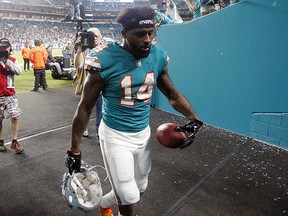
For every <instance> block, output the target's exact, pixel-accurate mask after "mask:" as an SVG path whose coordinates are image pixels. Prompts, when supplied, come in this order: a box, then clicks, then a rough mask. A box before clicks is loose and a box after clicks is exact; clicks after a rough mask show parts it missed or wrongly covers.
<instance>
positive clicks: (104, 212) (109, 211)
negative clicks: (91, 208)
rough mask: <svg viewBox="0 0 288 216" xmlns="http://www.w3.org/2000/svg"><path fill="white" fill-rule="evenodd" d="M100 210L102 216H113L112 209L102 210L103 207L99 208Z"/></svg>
mask: <svg viewBox="0 0 288 216" xmlns="http://www.w3.org/2000/svg"><path fill="white" fill-rule="evenodd" d="M98 208H99V212H100V214H101V216H113V209H112V208H102V207H101V206H99V207H98Z"/></svg>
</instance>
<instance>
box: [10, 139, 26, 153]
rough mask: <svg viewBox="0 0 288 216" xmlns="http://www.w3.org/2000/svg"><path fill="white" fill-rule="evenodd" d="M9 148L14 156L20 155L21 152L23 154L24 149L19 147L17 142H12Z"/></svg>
mask: <svg viewBox="0 0 288 216" xmlns="http://www.w3.org/2000/svg"><path fill="white" fill-rule="evenodd" d="M10 148H11V149H14V150H15V153H16V154H21V153H22V152H24V149H23V148H22V147H20V144H19V143H18V142H17V140H16V141H12V143H11V146H10Z"/></svg>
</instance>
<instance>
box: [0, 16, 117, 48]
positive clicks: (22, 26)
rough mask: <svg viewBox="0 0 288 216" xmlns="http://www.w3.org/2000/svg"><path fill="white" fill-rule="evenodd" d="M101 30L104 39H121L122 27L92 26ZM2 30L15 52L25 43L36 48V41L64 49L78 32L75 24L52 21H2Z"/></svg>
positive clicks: (85, 27) (0, 23) (88, 25)
mask: <svg viewBox="0 0 288 216" xmlns="http://www.w3.org/2000/svg"><path fill="white" fill-rule="evenodd" d="M91 25H92V26H93V27H97V28H98V29H100V30H101V32H102V34H103V35H104V37H109V38H113V39H115V40H117V39H119V38H120V26H118V25H111V24H109V23H106V24H95V23H94V24H91ZM89 27H90V24H85V25H84V26H83V28H84V29H88V28H89ZM0 29H1V30H2V31H3V32H5V35H6V36H5V37H7V38H10V43H11V44H12V47H13V50H15V51H20V50H21V49H22V47H23V46H24V44H25V42H28V46H29V47H32V46H34V40H35V39H41V40H42V41H43V43H44V46H45V47H47V46H48V45H51V46H52V47H53V49H63V48H64V47H65V45H66V44H67V42H68V41H71V42H73V41H74V40H75V37H76V33H77V30H76V28H75V24H74V23H68V22H65V23H64V22H51V21H31V20H26V21H22V22H19V20H6V19H5V20H4V19H0Z"/></svg>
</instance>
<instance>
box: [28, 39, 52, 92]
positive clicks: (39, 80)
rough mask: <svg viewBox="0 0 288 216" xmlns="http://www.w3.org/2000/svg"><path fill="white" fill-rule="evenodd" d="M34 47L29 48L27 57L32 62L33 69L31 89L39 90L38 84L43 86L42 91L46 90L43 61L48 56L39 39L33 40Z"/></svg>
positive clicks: (44, 61)
mask: <svg viewBox="0 0 288 216" xmlns="http://www.w3.org/2000/svg"><path fill="white" fill-rule="evenodd" d="M34 45H35V47H34V48H33V49H32V50H31V52H30V55H29V59H30V61H31V62H32V63H33V70H34V77H35V82H34V88H33V89H32V90H31V91H33V92H39V86H40V84H41V85H42V87H43V90H44V91H47V90H48V86H47V83H46V73H45V63H46V60H47V58H48V53H47V51H46V49H45V48H43V47H41V46H40V45H41V41H40V40H35V41H34Z"/></svg>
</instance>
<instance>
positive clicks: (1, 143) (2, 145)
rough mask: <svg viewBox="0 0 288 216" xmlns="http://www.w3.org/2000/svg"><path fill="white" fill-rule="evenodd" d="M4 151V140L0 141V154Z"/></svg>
mask: <svg viewBox="0 0 288 216" xmlns="http://www.w3.org/2000/svg"><path fill="white" fill-rule="evenodd" d="M3 151H6V146H5V145H4V140H0V152H3Z"/></svg>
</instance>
